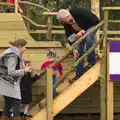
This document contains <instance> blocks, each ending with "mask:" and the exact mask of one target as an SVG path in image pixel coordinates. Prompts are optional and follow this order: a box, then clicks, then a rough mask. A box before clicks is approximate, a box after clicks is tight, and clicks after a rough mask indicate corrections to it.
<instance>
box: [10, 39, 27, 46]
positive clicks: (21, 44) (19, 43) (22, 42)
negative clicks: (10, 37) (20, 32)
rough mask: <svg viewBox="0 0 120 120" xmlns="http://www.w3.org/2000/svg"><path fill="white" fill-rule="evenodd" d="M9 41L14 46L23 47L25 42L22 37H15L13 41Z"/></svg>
mask: <svg viewBox="0 0 120 120" xmlns="http://www.w3.org/2000/svg"><path fill="white" fill-rule="evenodd" d="M9 43H10V44H11V45H12V46H15V47H19V46H21V47H23V46H25V45H26V44H27V42H26V41H25V40H24V39H17V40H15V41H14V42H13V41H10V42H9Z"/></svg>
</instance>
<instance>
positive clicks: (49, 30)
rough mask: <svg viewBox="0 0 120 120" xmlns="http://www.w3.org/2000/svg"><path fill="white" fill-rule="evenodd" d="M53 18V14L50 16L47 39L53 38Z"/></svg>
mask: <svg viewBox="0 0 120 120" xmlns="http://www.w3.org/2000/svg"><path fill="white" fill-rule="evenodd" d="M52 20H53V16H50V15H49V16H48V30H47V35H46V38H47V40H52Z"/></svg>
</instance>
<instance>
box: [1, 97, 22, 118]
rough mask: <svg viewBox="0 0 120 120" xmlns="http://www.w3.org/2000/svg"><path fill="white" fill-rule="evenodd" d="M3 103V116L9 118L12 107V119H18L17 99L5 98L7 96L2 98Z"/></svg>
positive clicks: (18, 101) (18, 107) (19, 102)
mask: <svg viewBox="0 0 120 120" xmlns="http://www.w3.org/2000/svg"><path fill="white" fill-rule="evenodd" d="M4 101H5V103H4V109H3V115H4V116H8V117H9V116H10V109H11V108H12V107H13V115H14V117H19V116H20V104H21V101H20V100H19V99H15V98H11V97H7V96H4Z"/></svg>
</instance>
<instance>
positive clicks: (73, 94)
mask: <svg viewBox="0 0 120 120" xmlns="http://www.w3.org/2000/svg"><path fill="white" fill-rule="evenodd" d="M99 74H100V62H98V63H97V64H96V65H95V66H93V67H92V68H91V69H90V70H89V71H87V72H86V73H85V74H84V75H83V76H81V77H80V78H79V79H78V80H77V81H75V82H74V83H73V84H72V85H71V86H70V87H69V88H67V90H65V91H64V92H63V93H62V94H60V95H59V96H58V97H57V98H56V99H55V100H54V105H53V115H54V116H55V115H56V114H58V113H59V112H60V111H61V110H62V109H63V108H65V107H66V106H67V105H68V104H70V103H71V102H72V101H73V100H74V99H75V98H77V97H78V96H79V95H80V94H82V93H83V92H84V91H85V90H86V89H87V88H88V87H90V86H91V85H92V84H93V83H94V82H95V81H96V80H97V79H98V76H99ZM66 99H67V100H66ZM61 101H64V102H61ZM60 103H61V104H60ZM38 109H39V105H38V106H36V107H35V108H33V109H32V110H31V111H30V113H31V114H32V112H34V114H35V113H36V112H38ZM38 118H41V119H42V120H46V109H45V108H44V109H42V110H41V111H40V112H39V113H37V114H36V115H35V116H34V117H33V118H32V120H37V119H38Z"/></svg>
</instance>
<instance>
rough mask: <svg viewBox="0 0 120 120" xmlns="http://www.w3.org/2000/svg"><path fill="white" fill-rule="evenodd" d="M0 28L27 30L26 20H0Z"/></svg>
mask: <svg viewBox="0 0 120 120" xmlns="http://www.w3.org/2000/svg"><path fill="white" fill-rule="evenodd" d="M0 30H27V28H26V27H25V24H24V22H23V21H22V22H21V21H11V22H5V21H4V22H0Z"/></svg>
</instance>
